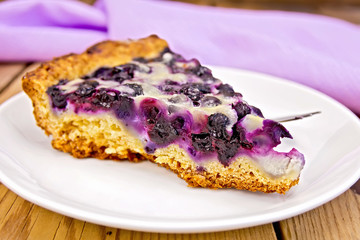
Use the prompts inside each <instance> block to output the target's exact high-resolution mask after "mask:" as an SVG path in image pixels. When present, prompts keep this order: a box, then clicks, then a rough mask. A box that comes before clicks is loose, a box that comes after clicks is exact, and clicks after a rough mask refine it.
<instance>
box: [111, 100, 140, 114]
mask: <svg viewBox="0 0 360 240" xmlns="http://www.w3.org/2000/svg"><path fill="white" fill-rule="evenodd" d="M112 108H113V109H114V112H115V115H116V116H117V117H118V118H120V119H129V118H132V117H133V116H134V108H135V104H134V99H132V98H129V97H126V96H119V100H118V101H116V102H115V103H114V104H113V106H112Z"/></svg>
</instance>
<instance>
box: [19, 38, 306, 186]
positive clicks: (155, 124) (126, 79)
mask: <svg viewBox="0 0 360 240" xmlns="http://www.w3.org/2000/svg"><path fill="white" fill-rule="evenodd" d="M23 88H24V90H25V92H26V93H27V94H28V95H29V96H30V98H31V99H32V101H33V106H34V115H35V118H36V121H37V124H38V125H39V126H40V127H41V128H43V129H44V130H45V132H46V134H48V135H52V137H53V140H52V145H53V147H54V148H56V149H59V150H61V151H64V152H69V153H71V154H72V155H73V156H75V157H78V158H84V157H95V158H99V159H117V160H120V159H129V160H131V161H139V160H144V159H148V160H150V161H152V162H155V163H157V164H159V165H161V166H164V167H167V168H169V169H171V170H172V171H174V172H175V173H177V174H178V176H179V177H180V178H182V179H184V180H185V181H187V182H188V184H189V186H193V187H199V186H200V187H209V188H237V189H247V190H250V191H262V192H278V193H285V192H286V191H287V190H289V189H290V188H291V187H292V186H293V185H295V184H297V183H298V181H299V175H300V171H301V170H302V168H303V165H304V157H303V155H302V154H301V153H300V152H298V151H297V150H296V149H292V150H291V151H290V152H278V151H275V150H274V148H275V147H276V146H277V145H279V144H280V139H281V138H283V137H287V138H291V135H290V133H289V132H288V131H287V130H286V129H285V127H284V126H282V125H281V124H280V123H278V122H275V121H272V120H269V119H265V118H264V117H263V115H262V113H261V111H260V110H259V109H258V108H256V107H254V106H251V105H249V104H248V103H247V102H245V101H244V100H243V98H242V95H241V94H240V93H238V92H236V91H235V90H234V89H233V88H232V87H231V86H230V85H228V84H223V83H222V82H221V81H220V80H219V79H217V78H215V77H214V76H213V75H212V73H211V70H209V69H208V68H207V67H204V66H202V65H201V64H200V63H199V61H197V60H196V59H191V60H186V59H184V58H183V57H182V56H181V55H179V54H176V53H174V52H172V51H171V50H170V49H169V48H168V45H167V43H166V42H165V41H164V40H162V39H160V38H158V37H156V36H150V37H147V38H144V39H140V40H138V41H127V42H115V41H106V42H102V43H99V44H97V45H95V46H93V47H91V48H89V49H88V50H87V51H86V52H84V53H82V54H79V55H75V54H70V55H66V56H63V57H60V58H56V59H54V60H53V61H50V62H47V63H44V64H42V65H41V66H40V67H39V68H38V69H36V70H34V71H32V72H29V73H27V74H26V75H25V77H24V78H23Z"/></svg>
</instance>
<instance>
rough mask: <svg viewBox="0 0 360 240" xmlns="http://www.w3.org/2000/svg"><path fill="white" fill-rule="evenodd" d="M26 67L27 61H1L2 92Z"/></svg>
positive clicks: (0, 88)
mask: <svg viewBox="0 0 360 240" xmlns="http://www.w3.org/2000/svg"><path fill="white" fill-rule="evenodd" d="M25 67H26V64H25V63H0V93H1V92H2V91H3V89H4V88H5V87H6V86H7V85H8V84H9V83H10V82H11V81H12V80H13V79H14V77H15V76H16V75H17V74H19V73H20V72H21V71H22V70H24V68H25Z"/></svg>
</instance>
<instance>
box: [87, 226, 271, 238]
mask: <svg viewBox="0 0 360 240" xmlns="http://www.w3.org/2000/svg"><path fill="white" fill-rule="evenodd" d="M118 236H121V239H124V240H141V239H147V240H159V239H167V240H170V239H174V240H175V239H181V240H196V239H202V240H210V239H213V240H222V239H224V240H227V239H229V240H230V239H231V240H237V239H244V240H246V239H249V240H250V239H277V238H276V234H275V231H274V229H273V226H272V224H267V225H262V226H257V227H252V228H245V229H239V230H233V231H225V232H216V233H195V234H170V233H169V234H167V233H148V232H138V231H129V230H125V229H115V228H110V227H104V226H99V225H96V224H92V223H86V224H85V227H84V229H83V232H82V235H81V238H80V239H81V240H85V239H90V238H91V239H94V240H97V239H99V240H100V239H106V240H110V239H118Z"/></svg>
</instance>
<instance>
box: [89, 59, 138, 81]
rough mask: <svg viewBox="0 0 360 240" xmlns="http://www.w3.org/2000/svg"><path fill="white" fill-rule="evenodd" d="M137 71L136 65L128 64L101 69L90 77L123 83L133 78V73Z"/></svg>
mask: <svg viewBox="0 0 360 240" xmlns="http://www.w3.org/2000/svg"><path fill="white" fill-rule="evenodd" d="M135 70H138V66H137V65H136V64H132V63H128V64H123V65H120V66H117V67H113V68H108V67H102V68H99V69H98V70H96V71H95V72H94V73H93V74H92V75H91V76H90V77H93V78H100V79H102V80H114V81H117V82H120V83H121V82H123V81H125V80H128V79H132V78H133V77H134V71H135Z"/></svg>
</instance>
